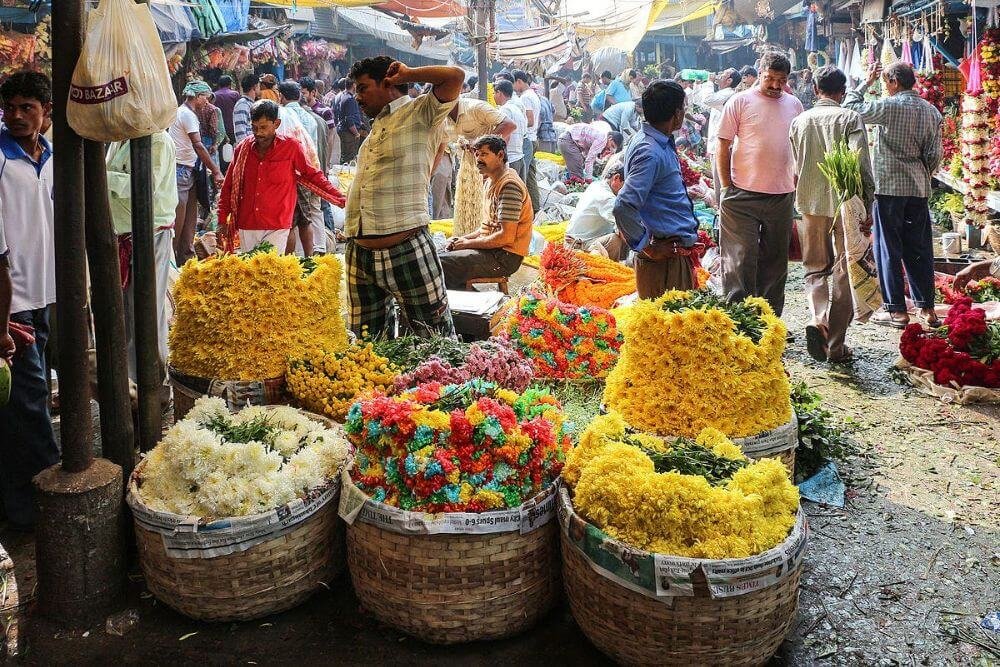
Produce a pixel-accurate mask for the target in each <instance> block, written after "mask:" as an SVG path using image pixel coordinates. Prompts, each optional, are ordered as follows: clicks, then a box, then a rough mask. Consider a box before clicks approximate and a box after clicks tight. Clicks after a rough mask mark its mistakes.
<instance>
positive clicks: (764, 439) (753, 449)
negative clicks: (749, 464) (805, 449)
mask: <svg viewBox="0 0 1000 667" xmlns="http://www.w3.org/2000/svg"><path fill="white" fill-rule="evenodd" d="M733 444H735V445H737V446H739V448H740V449H741V450H743V453H744V454H746V457H747V458H748V459H751V460H754V461H756V460H758V459H763V458H776V459H778V460H779V461H781V462H782V463H784V464H785V467H786V468H787V469H788V474H789V475H791V476H792V477H793V478H794V476H795V449H796V448H797V447H798V446H799V420H798V417H796V416H795V410H792V418H791V419H790V420H789V421H788V422H787V423H785V424H782V425H781V426H779V427H778V428H775V429H772V430H770V431H768V432H767V433H762V434H760V435H755V436H751V437H749V438H734V439H733Z"/></svg>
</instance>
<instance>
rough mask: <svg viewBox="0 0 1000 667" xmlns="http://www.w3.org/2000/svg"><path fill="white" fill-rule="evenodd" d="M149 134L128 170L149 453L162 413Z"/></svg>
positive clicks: (142, 417)
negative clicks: (130, 186)
mask: <svg viewBox="0 0 1000 667" xmlns="http://www.w3.org/2000/svg"><path fill="white" fill-rule="evenodd" d="M152 151H153V138H152V137H140V138H138V139H133V140H132V141H131V142H130V144H129V157H130V160H131V167H130V169H131V175H132V281H133V291H132V294H133V298H132V301H133V304H134V305H133V312H134V316H135V363H136V384H137V386H138V390H139V450H140V451H143V452H148V451H149V450H150V449H152V448H153V447H155V446H156V443H157V441H158V440H159V439H160V432H161V428H162V423H161V420H162V418H163V413H162V411H161V410H160V391H161V388H162V386H163V368H162V367H161V363H160V347H159V338H158V336H159V327H158V325H157V319H158V318H157V308H159V307H160V305H161V302H162V300H163V299H164V298H165V296H166V295H159V296H158V295H157V294H156V264H155V258H154V253H153V233H154V232H153V163H152V160H153V152H152Z"/></svg>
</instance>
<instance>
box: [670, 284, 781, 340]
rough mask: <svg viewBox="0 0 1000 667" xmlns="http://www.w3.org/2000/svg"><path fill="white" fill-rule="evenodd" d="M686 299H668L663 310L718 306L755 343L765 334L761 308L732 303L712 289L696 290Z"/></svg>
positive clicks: (680, 310) (677, 310)
mask: <svg viewBox="0 0 1000 667" xmlns="http://www.w3.org/2000/svg"><path fill="white" fill-rule="evenodd" d="M689 294H690V296H688V297H686V298H684V299H673V300H669V299H668V300H666V301H664V302H663V310H666V311H668V312H684V311H685V310H700V309H703V308H717V309H719V310H721V311H722V312H724V313H726V314H727V315H729V317H730V318H731V319H732V320H733V322H735V323H736V330H737V331H739V332H740V333H741V334H743V335H744V336H746V337H748V338H749V339H750V340H751V341H753V343H754V345H756V344H757V343H759V342H760V339H761V338H762V337H763V336H764V328H765V326H764V319H763V317H762V313H761V311H760V308H759V307H757V306H751V305H746V304H744V303H742V302H740V303H731V302H729V301H726V300H725V299H723V298H722V297H720V296H718V295H717V294H715V293H714V292H712V291H711V290H710V289H707V288H705V289H700V290H694V291H693V292H690V293H689Z"/></svg>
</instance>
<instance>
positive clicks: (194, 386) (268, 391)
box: [168, 366, 288, 421]
mask: <svg viewBox="0 0 1000 667" xmlns="http://www.w3.org/2000/svg"><path fill="white" fill-rule="evenodd" d="M168 375H169V377H170V385H171V386H172V387H173V388H174V421H180V420H182V419H184V417H185V416H186V415H187V413H188V412H189V411H190V410H191V408H193V407H194V402H195V401H196V400H198V399H199V398H201V397H202V396H218V397H219V398H223V399H225V400H226V403H227V404H228V405H229V408H230V409H231V410H238V409H240V408H243V407H245V406H246V405H247V404H250V405H279V404H283V403H287V402H288V397H287V395H286V393H285V376H284V375H282V376H280V377H276V378H268V379H266V380H216V379H213V378H203V377H197V376H194V375H186V374H184V373H181V372H180V371H178V370H177V369H176V368H174V367H172V366H171V367H169V368H168Z"/></svg>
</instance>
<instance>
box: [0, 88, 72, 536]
mask: <svg viewBox="0 0 1000 667" xmlns="http://www.w3.org/2000/svg"><path fill="white" fill-rule="evenodd" d="M0 99H2V101H3V122H4V124H5V127H4V128H3V129H0V324H2V325H3V329H2V330H0V356H2V357H3V358H5V359H11V358H12V357H13V361H12V364H11V393H10V400H9V401H8V403H7V405H5V406H0V500H2V504H3V509H4V512H6V514H7V520H8V525H10V526H11V527H14V528H20V529H30V528H31V527H32V526H33V525H34V522H35V510H34V503H33V501H32V490H31V478H32V477H34V476H35V475H36V474H38V473H39V472H41V471H42V470H44V469H45V468H48V467H49V466H51V465H54V464H56V463H58V462H59V448H58V446H57V445H56V441H55V436H54V434H53V432H52V421H51V418H50V416H49V386H48V372H49V371H48V367H47V366H46V365H45V345H46V342H47V341H48V338H49V319H48V311H47V308H48V306H49V304H52V303H55V300H56V281H55V256H54V255H55V248H54V246H53V240H52V239H53V208H52V180H53V177H52V147H51V146H50V145H49V142H48V141H46V140H45V138H44V137H42V136H41V132H42V126H43V124H44V123H46V121H47V119H48V118H49V117H50V116H51V114H52V88H51V85H50V84H49V80H48V77H46V76H45V75H44V74H40V73H37V72H18V73H16V74H12V75H11V76H10V78H8V79H7V80H6V81H4V83H3V85H2V86H0ZM16 328H22V329H25V328H26V329H27V330H31V329H33V330H34V342H33V344H32V343H30V342H28V341H24V344H22V345H21V346H20V349H15V343H14V340H13V338H12V336H11V330H12V329H16Z"/></svg>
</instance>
